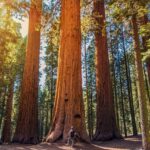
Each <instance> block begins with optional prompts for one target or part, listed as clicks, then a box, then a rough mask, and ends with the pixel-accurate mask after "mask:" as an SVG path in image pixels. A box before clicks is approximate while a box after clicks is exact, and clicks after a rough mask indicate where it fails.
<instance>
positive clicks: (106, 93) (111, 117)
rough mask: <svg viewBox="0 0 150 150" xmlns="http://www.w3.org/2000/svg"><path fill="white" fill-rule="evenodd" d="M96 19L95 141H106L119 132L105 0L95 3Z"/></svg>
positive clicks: (115, 136) (116, 135)
mask: <svg viewBox="0 0 150 150" xmlns="http://www.w3.org/2000/svg"><path fill="white" fill-rule="evenodd" d="M94 17H95V21H96V25H97V27H96V31H95V47H96V92H97V123H96V133H95V136H94V139H95V140H102V141H105V140H110V139H113V138H118V137H119V132H118V129H117V126H116V120H115V113H114V106H113V95H112V87H111V79H110V70H109V58H108V49H107V36H106V29H105V8H104V0H101V1H99V0H95V1H94Z"/></svg>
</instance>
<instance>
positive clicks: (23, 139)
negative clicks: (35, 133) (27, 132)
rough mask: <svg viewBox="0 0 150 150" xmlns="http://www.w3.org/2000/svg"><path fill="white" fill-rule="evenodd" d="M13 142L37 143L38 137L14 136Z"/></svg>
mask: <svg viewBox="0 0 150 150" xmlns="http://www.w3.org/2000/svg"><path fill="white" fill-rule="evenodd" d="M12 142H13V143H20V144H34V145H35V144H38V143H39V139H38V138H36V137H35V138H34V137H28V138H26V137H15V138H13V141H12Z"/></svg>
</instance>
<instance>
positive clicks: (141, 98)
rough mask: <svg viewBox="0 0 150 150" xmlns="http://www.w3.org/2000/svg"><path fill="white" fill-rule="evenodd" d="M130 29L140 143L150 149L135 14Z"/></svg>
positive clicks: (144, 147) (145, 148)
mask: <svg viewBox="0 0 150 150" xmlns="http://www.w3.org/2000/svg"><path fill="white" fill-rule="evenodd" d="M132 27H133V42H134V49H135V67H136V78H137V80H136V85H137V90H138V99H139V107H140V116H141V129H142V142H143V149H144V150H149V149H150V138H149V137H150V134H149V123H148V110H147V103H146V101H147V99H146V91H145V85H144V75H143V67H142V56H141V50H140V41H139V34H138V25H137V18H136V14H134V15H133V16H132Z"/></svg>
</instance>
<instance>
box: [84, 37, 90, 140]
mask: <svg viewBox="0 0 150 150" xmlns="http://www.w3.org/2000/svg"><path fill="white" fill-rule="evenodd" d="M84 57H85V60H84V62H85V82H86V109H87V110H86V116H87V124H88V125H87V128H88V133H89V137H90V138H91V129H90V117H89V92H88V70H87V69H88V68H87V59H86V58H87V49H86V37H85V39H84Z"/></svg>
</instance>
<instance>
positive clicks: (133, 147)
mask: <svg viewBox="0 0 150 150" xmlns="http://www.w3.org/2000/svg"><path fill="white" fill-rule="evenodd" d="M141 145H142V143H141V137H129V138H126V139H123V140H112V141H109V142H94V143H92V144H85V143H77V144H76V145H75V146H74V148H71V147H69V146H67V145H66V144H64V143H53V144H51V143H41V144H38V145H18V144H10V145H7V144H4V145H0V150H141Z"/></svg>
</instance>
